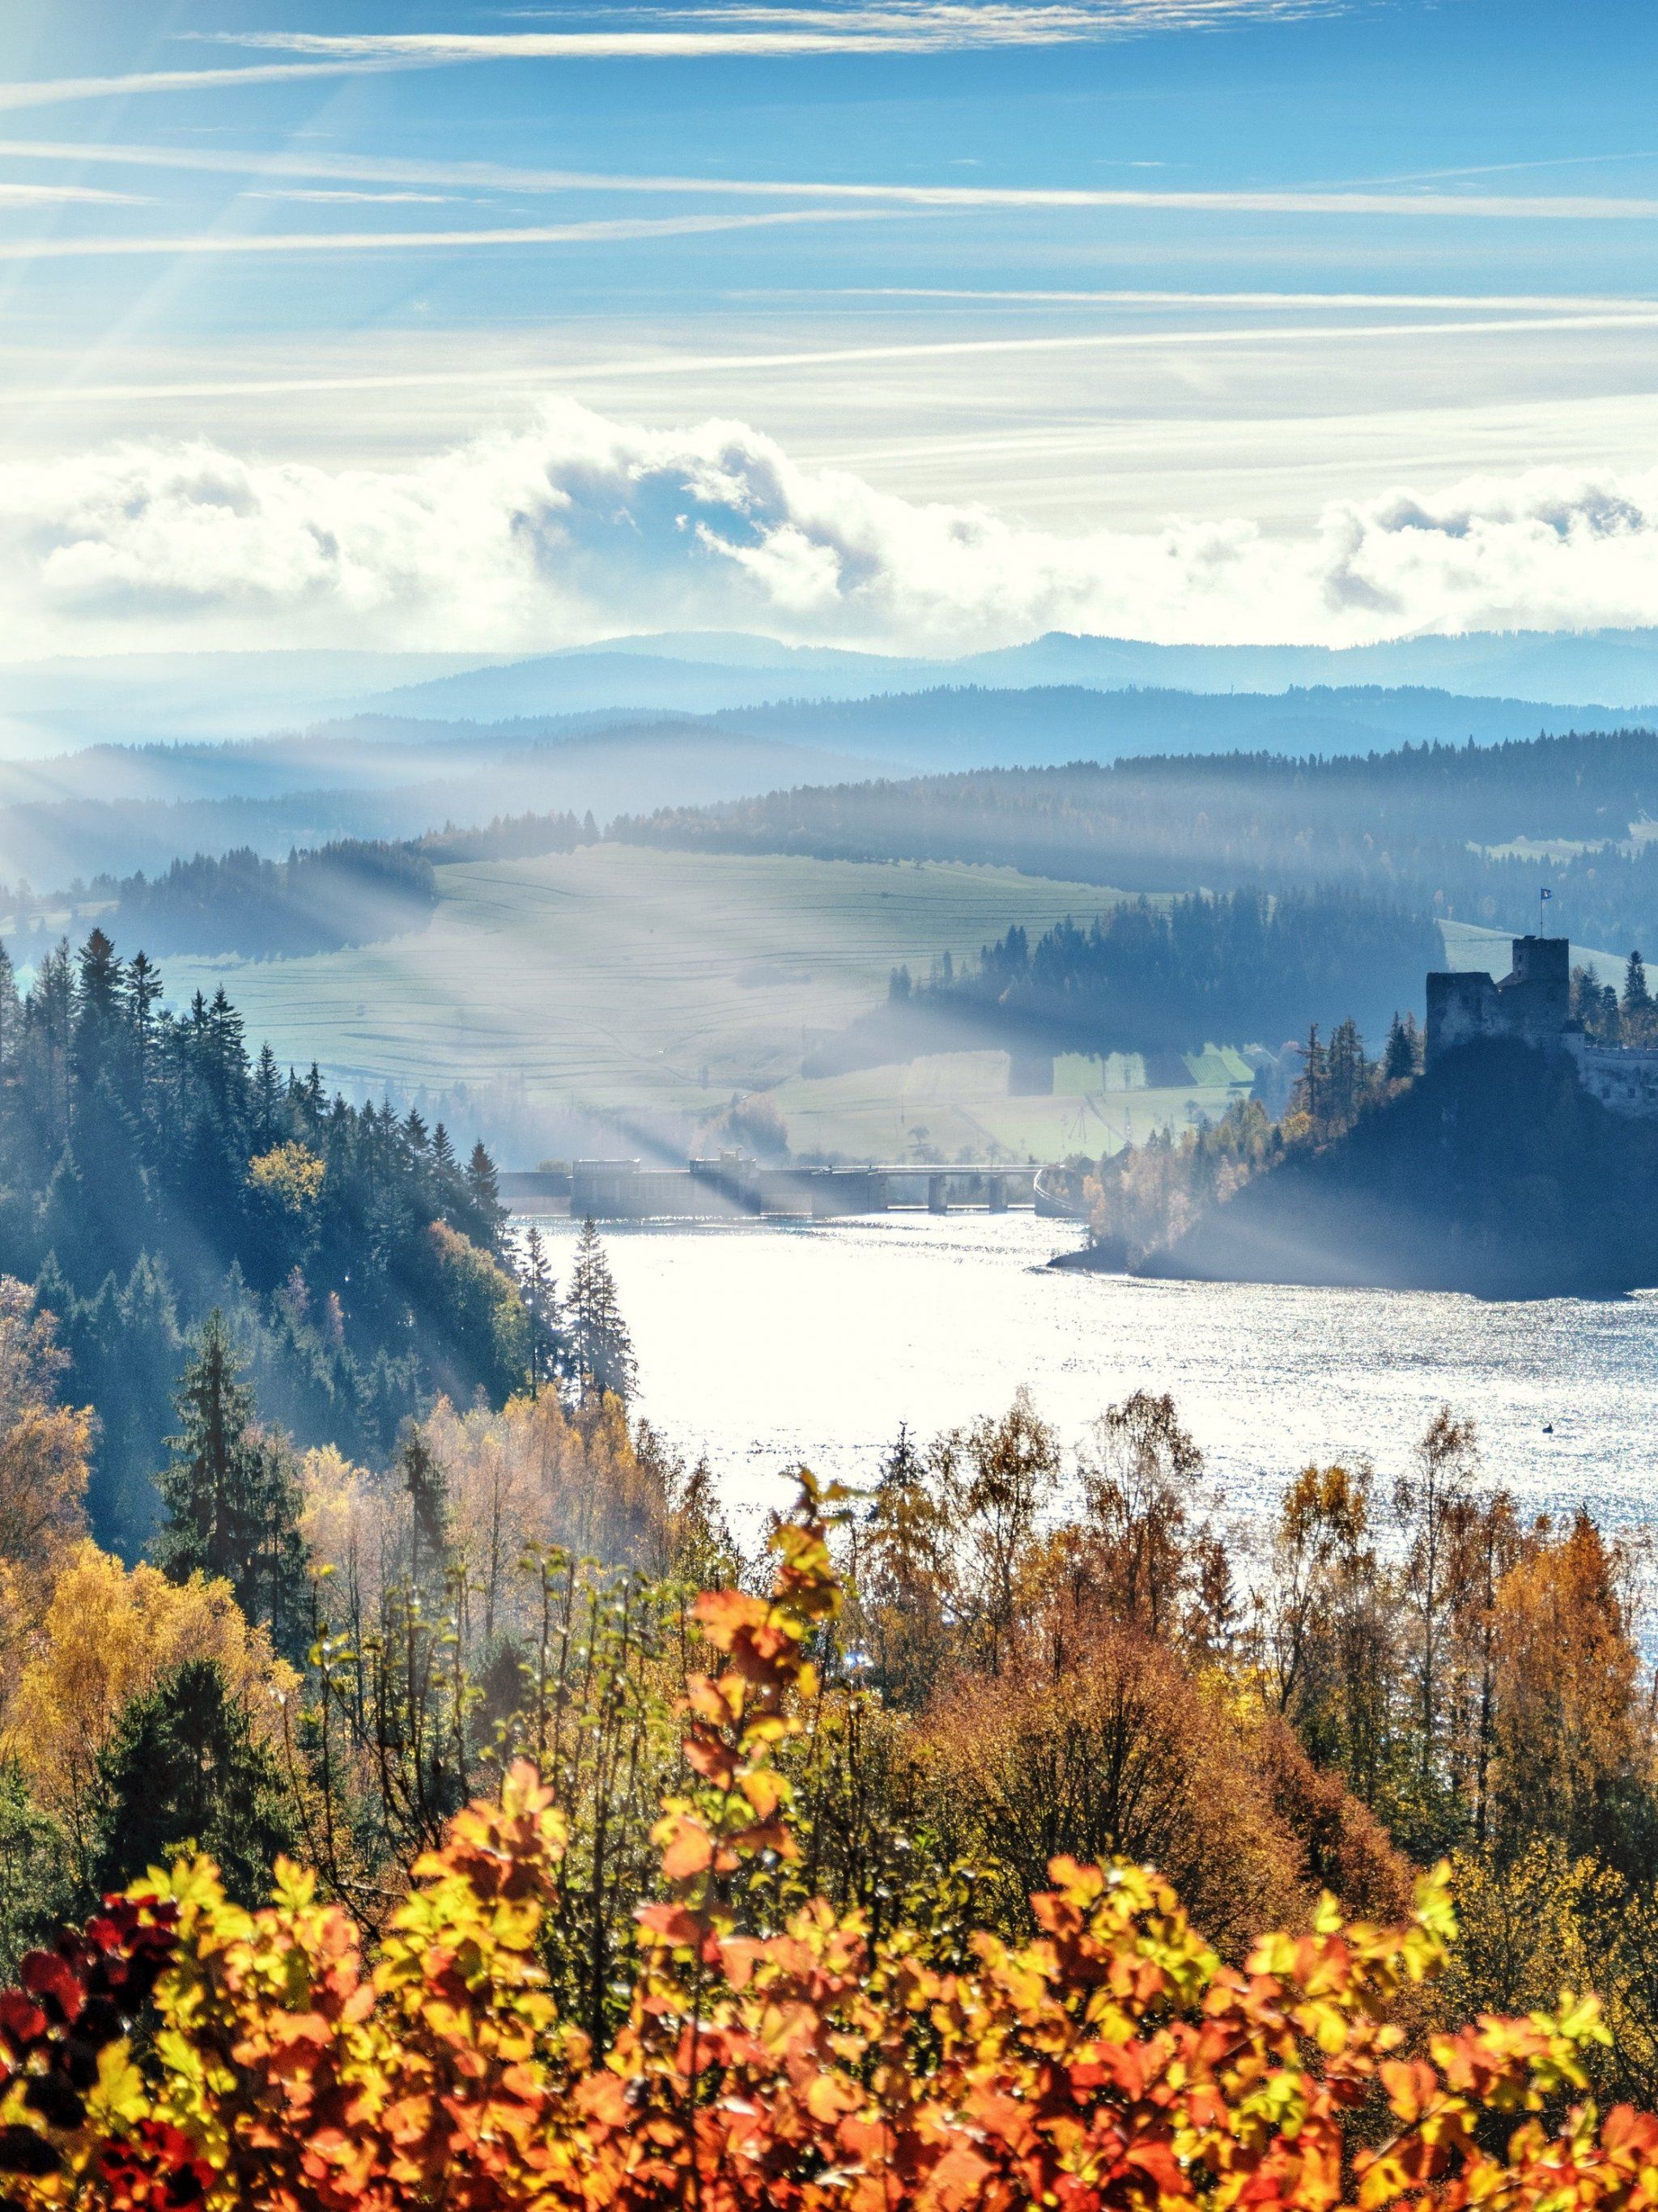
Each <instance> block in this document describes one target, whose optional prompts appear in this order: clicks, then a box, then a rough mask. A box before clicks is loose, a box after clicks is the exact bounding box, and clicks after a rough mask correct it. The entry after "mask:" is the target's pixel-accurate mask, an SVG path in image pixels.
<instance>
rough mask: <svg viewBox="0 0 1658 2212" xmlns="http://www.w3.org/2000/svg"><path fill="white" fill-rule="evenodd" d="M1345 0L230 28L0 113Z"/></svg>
mask: <svg viewBox="0 0 1658 2212" xmlns="http://www.w3.org/2000/svg"><path fill="white" fill-rule="evenodd" d="M1347 4H1349V0H1082V4H1070V5H1048V4H1045V0H1029V4H1025V0H982V4H979V0H892V4H890V5H889V6H886V7H882V8H856V7H854V8H848V9H836V8H818V9H807V8H766V7H757V8H750V9H740V8H739V9H689V10H683V11H682V10H651V11H644V12H643V13H642V15H641V19H639V20H637V21H635V22H634V23H633V24H631V25H630V26H629V27H615V26H614V25H613V24H607V25H606V26H605V27H603V28H593V27H590V28H586V29H568V30H558V31H501V32H471V31H456V32H441V31H439V32H429V33H420V32H384V33H377V32H339V33H327V32H302V31H281V30H273V31H234V32H231V31H228V32H210V33H197V36H198V37H199V38H201V39H203V40H206V41H207V42H209V43H211V44H214V45H220V46H239V47H242V48H246V49H252V50H258V51H261V52H272V53H278V54H282V55H285V56H288V57H289V58H288V59H286V60H282V61H273V62H260V63H242V64H238V65H237V66H235V67H234V68H212V67H204V68H200V69H179V70H133V71H131V72H130V73H128V74H125V75H123V76H74V77H41V78H37V79H34V80H33V81H30V80H23V81H18V82H12V83H9V84H0V112H6V111H11V112H18V111H21V110H24V109H28V108H35V107H52V106H63V105H65V104H68V103H72V102H75V101H78V100H108V99H125V98H129V97H131V96H132V95H135V94H142V93H169V92H191V91H234V90H237V89H240V88H244V87H246V86H251V85H262V84H275V83H280V82H284V81H297V80H302V79H304V78H307V77H311V76H321V75H324V74H332V75H335V76H355V75H358V74H360V73H361V72H364V71H367V70H398V69H421V68H440V67H443V66H445V65H446V64H455V63H462V62H485V61H508V60H563V61H581V60H594V61H600V60H625V59H629V58H637V59H643V60H649V59H653V58H654V59H669V60H671V59H687V60H695V59H699V58H703V59H717V58H720V57H721V56H727V57H732V58H744V57H762V58H763V57H766V56H776V57H779V58H787V57H789V56H791V55H799V56H809V55H812V54H879V53H939V52H950V51H956V50H960V49H963V48H969V47H996V46H1062V45H1075V44H1078V43H1079V42H1084V41H1093V40H1102V39H1109V38H1121V37H1125V36H1131V35H1133V34H1136V33H1145V32H1149V31H1153V30H1203V29H1216V28H1220V27H1224V26H1226V25H1229V24H1234V23H1238V22H1242V21H1248V20H1251V19H1271V20H1279V21H1293V20H1296V19H1297V18H1299V17H1303V16H1308V15H1333V14H1340V13H1343V12H1345V8H1346V6H1347Z"/></svg>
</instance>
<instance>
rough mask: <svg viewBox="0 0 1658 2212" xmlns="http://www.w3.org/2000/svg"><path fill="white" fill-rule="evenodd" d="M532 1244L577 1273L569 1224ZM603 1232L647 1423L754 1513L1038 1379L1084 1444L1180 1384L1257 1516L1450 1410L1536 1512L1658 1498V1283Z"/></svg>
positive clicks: (776, 1236) (1056, 1234) (944, 1235)
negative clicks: (1512, 1298)
mask: <svg viewBox="0 0 1658 2212" xmlns="http://www.w3.org/2000/svg"><path fill="white" fill-rule="evenodd" d="M541 1226H542V1228H543V1230H544V1233H545V1234H546V1235H547V1237H548V1238H549V1240H550V1245H551V1248H552V1254H551V1256H552V1258H553V1262H554V1265H555V1267H556V1268H557V1269H558V1272H559V1273H560V1275H561V1276H562V1274H563V1273H565V1270H566V1265H567V1262H568V1246H569V1244H570V1243H572V1242H573V1241H574V1234H575V1231H574V1225H572V1224H570V1223H569V1222H568V1221H564V1220H558V1221H550V1222H544V1223H542V1224H541ZM603 1233H604V1244H605V1248H606V1249H607V1251H608V1253H609V1255H610V1264H611V1267H612V1269H613V1271H614V1273H615V1275H616V1285H617V1288H618V1290H619V1291H620V1294H621V1298H622V1304H623V1311H624V1313H625V1315H626V1317H627V1320H628V1323H629V1328H631V1330H632V1332H633V1335H634V1340H635V1348H636V1350H637V1352H638V1355H639V1365H640V1378H641V1392H640V1408H639V1409H640V1410H641V1412H642V1413H645V1414H647V1416H648V1417H649V1419H651V1420H653V1422H655V1423H656V1424H657V1425H659V1427H660V1428H661V1429H663V1430H664V1431H665V1432H666V1433H667V1434H668V1435H669V1436H670V1437H671V1438H672V1440H673V1441H674V1443H676V1444H677V1446H678V1447H679V1448H680V1449H683V1450H684V1451H685V1452H687V1453H688V1454H689V1455H693V1456H695V1454H697V1453H698V1452H701V1451H706V1452H707V1453H708V1458H709V1461H710V1462H711V1463H712V1465H713V1466H714V1469H715V1470H716V1472H717V1474H718V1475H719V1478H720V1485H721V1489H722V1492H723V1494H724V1496H725V1498H726V1502H727V1504H728V1507H729V1508H730V1510H732V1514H733V1516H734V1517H736V1518H737V1519H738V1520H739V1521H747V1520H748V1519H749V1518H750V1516H752V1515H754V1514H756V1513H757V1512H759V1511H760V1510H762V1509H763V1508H764V1507H765V1506H767V1505H769V1504H773V1503H775V1502H778V1501H780V1499H782V1498H785V1497H786V1495H787V1488H786V1480H785V1473H786V1469H787V1468H790V1467H792V1466H794V1465H796V1464H798V1463H799V1462H802V1461H805V1462H807V1463H808V1464H810V1465H811V1467H813V1468H816V1470H817V1473H818V1474H820V1475H822V1476H823V1477H825V1478H828V1477H835V1478H838V1479H840V1480H845V1481H849V1482H853V1483H866V1482H868V1481H869V1480H871V1479H872V1476H873V1475H874V1474H875V1471H876V1468H877V1466H878V1462H879V1460H880V1457H881V1455H882V1453H883V1451H884V1449H886V1447H887V1446H888V1445H889V1444H890V1443H891V1441H892V1438H893V1437H894V1436H895V1435H896V1431H897V1429H898V1425H899V1423H900V1422H901V1421H907V1422H908V1424H909V1425H910V1428H911V1430H912V1431H914V1432H916V1433H917V1434H919V1435H920V1437H922V1438H923V1439H925V1438H926V1437H930V1436H932V1434H934V1433H935V1432H936V1431H938V1430H939V1429H942V1428H945V1427H949V1426H951V1425H955V1424H957V1423H959V1422H965V1421H968V1420H970V1419H973V1418H974V1417H975V1415H977V1414H980V1413H999V1412H1000V1411H1001V1410H1002V1409H1003V1408H1004V1407H1005V1406H1006V1404H1007V1402H1008V1401H1009V1399H1010V1398H1011V1396H1012V1395H1013V1393H1014V1391H1015V1390H1016V1389H1017V1388H1018V1387H1019V1386H1020V1385H1021V1384H1024V1385H1027V1386H1028V1387H1029V1390H1030V1392H1031V1395H1032V1396H1033V1398H1034V1400H1035V1403H1036V1406H1037V1408H1038V1410H1039V1411H1040V1412H1041V1413H1043V1414H1044V1415H1045V1416H1046V1417H1047V1418H1048V1419H1049V1420H1051V1421H1054V1422H1055V1423H1056V1424H1058V1425H1059V1427H1060V1430H1061V1431H1062V1432H1063V1433H1064V1435H1065V1437H1066V1443H1067V1446H1070V1445H1072V1444H1074V1443H1075V1441H1076V1440H1077V1438H1078V1437H1079V1436H1080V1435H1081V1433H1082V1431H1083V1430H1084V1427H1085V1425H1087V1423H1088V1422H1089V1421H1090V1420H1091V1419H1094V1418H1095V1417H1096V1415H1097V1414H1098V1413H1100V1412H1101V1411H1102V1409H1103V1408H1104V1407H1107V1406H1108V1405H1110V1404H1112V1403H1113V1402H1114V1401H1119V1400H1121V1399H1122V1398H1124V1397H1126V1396H1127V1395H1128V1394H1129V1393H1130V1392H1131V1391H1133V1390H1135V1389H1149V1390H1153V1391H1163V1390H1167V1391H1169V1392H1171V1393H1172V1394H1173V1396H1174V1398H1175V1403H1176V1405H1177V1407H1178V1408H1179V1410H1180V1413H1181V1417H1182V1419H1183V1420H1184V1421H1185V1423H1186V1425H1187V1427H1188V1428H1189V1429H1190V1430H1191V1431H1193V1434H1194V1435H1195V1437H1196V1438H1197V1440H1198V1442H1199V1444H1200V1445H1201V1446H1202V1448H1203V1449H1204V1451H1205V1453H1206V1455H1207V1459H1208V1463H1209V1467H1210V1469H1211V1471H1212V1474H1214V1475H1215V1476H1216V1477H1217V1478H1218V1480H1219V1482H1220V1483H1221V1485H1222V1486H1223V1487H1224V1492H1225V1495H1226V1501H1227V1511H1228V1515H1229V1517H1231V1516H1236V1517H1239V1518H1242V1519H1243V1520H1245V1521H1249V1522H1259V1520H1260V1516H1261V1515H1262V1514H1263V1513H1265V1512H1267V1511H1270V1510H1271V1506H1272V1500H1273V1498H1275V1497H1276V1495H1277V1492H1278V1489H1279V1487H1280V1486H1281V1484H1282V1483H1283V1481H1284V1477H1285V1475H1286V1474H1289V1473H1291V1472H1292V1471H1293V1470H1294V1469H1295V1468H1297V1467H1300V1466H1303V1465H1304V1464H1305V1463H1306V1462H1308V1461H1309V1460H1321V1461H1327V1460H1331V1459H1334V1458H1338V1457H1354V1456H1358V1455H1369V1456H1370V1459H1371V1460H1372V1461H1373V1462H1375V1464H1376V1469H1377V1472H1378V1474H1380V1475H1382V1477H1383V1478H1384V1479H1387V1478H1391V1477H1392V1476H1393V1475H1394V1474H1396V1473H1397V1472H1399V1471H1400V1469H1402V1468H1404V1467H1405V1465H1406V1463H1407V1462H1408V1460H1409V1457H1410V1453H1411V1449H1412V1445H1413V1443H1415V1441H1416V1439H1417V1438H1418V1437H1419V1436H1420V1435H1421V1433H1422V1431H1423V1430H1424V1428H1425V1427H1426V1426H1427V1424H1428V1422H1429V1420H1430V1419H1431V1417H1432V1415H1433V1413H1435V1411H1436V1408H1437V1407H1440V1406H1441V1405H1442V1404H1448V1405H1450V1406H1451V1407H1453V1408H1454V1409H1455V1411H1456V1412H1457V1413H1461V1414H1472V1415H1473V1417H1474V1419H1476V1421H1477V1422H1478V1424H1479V1436H1480V1440H1481V1443H1482V1446H1483V1449H1484V1454H1485V1465H1486V1468H1487V1471H1488V1473H1489V1474H1490V1475H1491V1478H1492V1479H1493V1480H1500V1481H1501V1482H1503V1483H1505V1484H1506V1485H1507V1486H1509V1488H1510V1489H1511V1490H1512V1491H1514V1492H1515V1494H1516V1496H1517V1497H1518V1498H1519V1499H1520V1501H1521V1504H1522V1505H1524V1506H1526V1507H1527V1508H1528V1509H1531V1510H1543V1509H1544V1508H1549V1509H1552V1510H1571V1509H1572V1508H1574V1507H1576V1505H1577V1504H1579V1503H1580V1502H1582V1503H1587V1504H1588V1505H1589V1506H1590V1507H1591V1508H1592V1509H1593V1510H1594V1513H1595V1515H1596V1517H1597V1518H1598V1519H1600V1521H1601V1522H1602V1524H1603V1525H1606V1526H1609V1527H1616V1526H1621V1525H1626V1524H1628V1523H1631V1522H1637V1521H1640V1520H1643V1519H1644V1518H1646V1517H1647V1516H1649V1514H1651V1513H1652V1512H1653V1510H1654V1508H1655V1504H1658V1431H1655V1427H1654V1425H1653V1424H1652V1423H1651V1421H1650V1419H1649V1390H1650V1388H1651V1383H1652V1378H1653V1376H1654V1375H1655V1374H1658V1293H1642V1294H1637V1296H1635V1297H1629V1298H1624V1299H1619V1300H1615V1301H1609V1302H1606V1303H1599V1302H1591V1301H1586V1300H1574V1299H1560V1300H1558V1301H1553V1302H1549V1303H1543V1304H1530V1305H1491V1304H1481V1303H1480V1302H1479V1301H1478V1300H1476V1299H1473V1298H1467V1297H1455V1296H1450V1295H1445V1294H1440V1293H1424V1292H1412V1291H1324V1290H1320V1291H1315V1290H1296V1289H1284V1288H1278V1287H1274V1286H1267V1285H1256V1284H1234V1283H1221V1284H1212V1283H1166V1282H1142V1281H1139V1280H1137V1279H1132V1278H1129V1277H1126V1276H1114V1275H1089V1274H1082V1273H1072V1272H1070V1271H1067V1270H1055V1269H1051V1268H1048V1267H1046V1266H1045V1265H1044V1264H1043V1263H1044V1262H1045V1261H1048V1259H1049V1258H1051V1257H1052V1256H1053V1255H1054V1254H1055V1253H1056V1252H1060V1251H1063V1250H1066V1249H1070V1248H1072V1247H1074V1246H1075V1245H1076V1244H1077V1243H1079V1242H1080V1241H1081V1237H1080V1232H1079V1231H1078V1230H1076V1229H1075V1228H1073V1227H1072V1226H1071V1225H1068V1224H1066V1223H1063V1222H1052V1221H1042V1220H1038V1219H1036V1218H1035V1217H1034V1216H1032V1215H1029V1214H1020V1213H1013V1214H1002V1215H997V1216H991V1215H987V1214H975V1213H957V1214H951V1215H947V1216H944V1217H938V1216H929V1215H924V1214H903V1213H900V1214H883V1215H878V1216H872V1217H870V1218H865V1219H858V1220H852V1221H837V1222H823V1223H817V1224H807V1223H800V1224H798V1225H797V1224H793V1223H789V1224H784V1223H778V1224H769V1223H768V1224H765V1225H745V1226H741V1227H734V1228H712V1227H711V1228H696V1227H676V1228H672V1229H651V1228H635V1227H629V1226H625V1225H611V1226H609V1227H607V1228H606V1229H605V1230H604V1232H603ZM1550 1426H1552V1434H1549V1433H1546V1430H1547V1429H1548V1428H1549V1427H1550Z"/></svg>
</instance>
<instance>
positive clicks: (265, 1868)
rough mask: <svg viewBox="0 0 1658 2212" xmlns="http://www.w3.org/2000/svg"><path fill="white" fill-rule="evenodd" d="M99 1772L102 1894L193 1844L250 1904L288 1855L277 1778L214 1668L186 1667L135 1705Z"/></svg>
mask: <svg viewBox="0 0 1658 2212" xmlns="http://www.w3.org/2000/svg"><path fill="white" fill-rule="evenodd" d="M98 1770H99V1779H100V1784H101V1788H100V1792H99V1796H100V1820H99V1830H100V1834H99V1844H98V1853H97V1858H96V1861H95V1863H94V1886H95V1887H96V1888H97V1889H98V1890H99V1891H100V1892H104V1891H108V1890H112V1889H119V1888H121V1887H124V1886H125V1884H126V1883H127V1882H129V1881H131V1880H132V1879H133V1878H134V1877H135V1876H137V1875H142V1874H143V1872H144V1870H145V1869H146V1868H149V1867H152V1866H165V1865H167V1864H168V1863H170V1861H171V1860H172V1858H173V1857H174V1855H175V1854H177V1853H178V1852H179V1850H180V1848H181V1847H188V1846H190V1845H192V1844H193V1845H194V1846H195V1847H196V1848H197V1850H203V1851H205V1852H207V1853H208V1854H209V1855H210V1857H212V1858H214V1859H215V1860H216V1861H217V1863H218V1866H219V1870H220V1872H221V1874H222V1875H223V1877H224V1882H225V1887H226V1888H227V1890H228V1892H229V1893H230V1895H231V1896H232V1897H233V1898H234V1899H236V1901H237V1902H238V1903H240V1904H242V1905H256V1904H258V1902H260V1900H261V1899H263V1897H264V1893H265V1892H266V1891H267V1890H268V1889H269V1887H270V1875H271V1869H272V1867H273V1865H274V1863H275V1861H276V1857H277V1854H278V1853H279V1852H282V1851H285V1850H293V1848H294V1844H295V1836H294V1832H293V1823H292V1820H291V1819H290V1817H289V1814H288V1804H287V1796H286V1792H285V1790H284V1789H283V1785H282V1774H281V1771H280V1770H279V1769H278V1767H277V1765H276V1760H275V1759H274V1758H273V1757H272V1756H271V1754H270V1752H269V1751H267V1750H266V1749H265V1748H264V1746H263V1745H262V1744H260V1743H258V1741H256V1740H255V1738H254V1736H253V1733H252V1729H250V1728H249V1726H248V1722H247V1716H246V1713H245V1712H244V1711H243V1710H242V1708H241V1706H240V1705H239V1704H238V1703H237V1701H236V1699H234V1697H233V1696H232V1694H231V1692H230V1686H229V1685H228V1682H227V1681H226V1680H225V1677H224V1674H223V1671H222V1668H219V1667H218V1666H217V1665H216V1664H215V1662H213V1661H212V1660H210V1659H188V1660H186V1661H185V1662H184V1664H183V1665H182V1666H180V1667H179V1668H175V1669H174V1670H173V1673H172V1674H167V1675H164V1676H163V1677H162V1679H161V1681H160V1682H158V1683H157V1684H156V1686H155V1688H154V1689H153V1690H151V1691H149V1692H148V1693H147V1694H145V1695H143V1696H141V1697H137V1698H134V1699H131V1701H130V1702H129V1704H128V1705H126V1707H125V1709H124V1711H122V1713H121V1716H120V1717H119V1719H118V1722H117V1723H116V1727H115V1732H114V1735H112V1738H111V1739H110V1741H109V1743H108V1745H107V1747H106V1749H105V1750H104V1751H103V1753H101V1754H100V1758H99V1761H98Z"/></svg>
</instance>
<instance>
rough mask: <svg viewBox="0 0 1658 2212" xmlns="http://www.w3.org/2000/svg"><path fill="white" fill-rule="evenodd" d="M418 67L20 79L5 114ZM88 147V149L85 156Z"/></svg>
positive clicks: (7, 91) (262, 66) (325, 66)
mask: <svg viewBox="0 0 1658 2212" xmlns="http://www.w3.org/2000/svg"><path fill="white" fill-rule="evenodd" d="M399 66H401V67H405V68H407V67H411V66H412V64H410V63H404V64H398V63H396V62H392V61H389V60H386V61H376V60H374V59H373V58H360V59H354V60H348V59H339V60H334V61H330V60H321V61H303V62H301V61H292V62H243V63H240V64H238V65H237V66H236V67H235V68H234V69H188V70H133V71H131V72H130V73H129V74H127V75H125V76H55V77H33V78H28V77H25V78H16V79H14V80H13V81H12V82H10V83H9V84H0V113H5V112H12V113H16V112H21V111H22V110H24V109H26V108H31V107H60V106H64V105H65V104H67V103H70V102H73V101H75V100H125V99H126V98H128V97H129V96H130V95H131V94H135V93H143V92H215V91H223V90H225V89H227V88H235V87H238V86H241V85H250V84H281V83H285V82H291V81H293V80H295V79H299V78H303V77H313V76H363V75H366V74H367V72H369V71H370V70H385V69H391V68H397V67H399ZM84 150H85V149H82V151H83V152H84Z"/></svg>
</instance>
